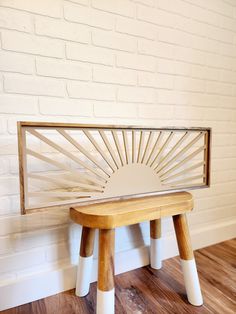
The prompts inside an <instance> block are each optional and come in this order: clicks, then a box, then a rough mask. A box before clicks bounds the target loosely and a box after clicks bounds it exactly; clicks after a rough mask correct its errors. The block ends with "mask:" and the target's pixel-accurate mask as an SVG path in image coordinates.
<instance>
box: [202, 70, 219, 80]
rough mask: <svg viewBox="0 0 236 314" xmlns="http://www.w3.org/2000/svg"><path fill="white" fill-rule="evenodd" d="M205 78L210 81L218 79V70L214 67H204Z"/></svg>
mask: <svg viewBox="0 0 236 314" xmlns="http://www.w3.org/2000/svg"><path fill="white" fill-rule="evenodd" d="M205 79H207V80H211V81H218V80H219V79H220V70H219V69H214V68H210V67H208V68H206V70H205Z"/></svg>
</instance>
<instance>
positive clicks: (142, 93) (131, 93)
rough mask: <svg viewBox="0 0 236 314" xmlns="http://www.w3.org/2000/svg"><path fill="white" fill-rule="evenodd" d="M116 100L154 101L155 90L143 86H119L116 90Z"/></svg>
mask: <svg viewBox="0 0 236 314" xmlns="http://www.w3.org/2000/svg"><path fill="white" fill-rule="evenodd" d="M117 99H118V101H124V102H137V103H154V102H155V100H156V93H155V90H152V89H150V88H143V87H119V88H118V92H117Z"/></svg>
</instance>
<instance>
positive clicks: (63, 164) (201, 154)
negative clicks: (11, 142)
mask: <svg viewBox="0 0 236 314" xmlns="http://www.w3.org/2000/svg"><path fill="white" fill-rule="evenodd" d="M210 134H211V130H210V129H209V128H145V127H136V126H135V127H128V126H109V125H104V126H102V125H81V124H62V123H44V122H39V123H37V122H18V143H19V165H20V191H21V210H22V213H23V214H24V213H26V212H28V211H32V210H36V209H45V208H47V209H48V208H52V207H55V206H56V207H58V206H64V207H65V206H69V205H71V204H76V203H79V202H85V201H93V200H97V201H98V200H101V199H107V198H120V197H126V196H129V197H131V196H133V195H136V196H137V195H144V194H147V193H165V192H167V191H178V190H183V189H184V190H186V189H193V188H202V187H206V186H209V167H210V165H209V160H210V158H209V154H210Z"/></svg>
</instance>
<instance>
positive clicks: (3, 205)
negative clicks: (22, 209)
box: [0, 197, 11, 216]
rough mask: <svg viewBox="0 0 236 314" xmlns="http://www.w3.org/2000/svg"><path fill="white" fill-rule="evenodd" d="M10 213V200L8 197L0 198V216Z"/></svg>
mask: <svg viewBox="0 0 236 314" xmlns="http://www.w3.org/2000/svg"><path fill="white" fill-rule="evenodd" d="M8 214H11V202H10V198H9V197H1V198H0V216H4V215H8Z"/></svg>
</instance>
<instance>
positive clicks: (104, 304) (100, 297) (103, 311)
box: [97, 288, 115, 314]
mask: <svg viewBox="0 0 236 314" xmlns="http://www.w3.org/2000/svg"><path fill="white" fill-rule="evenodd" d="M114 313H115V289H114V288H113V289H112V290H110V291H102V290H99V289H97V314H114Z"/></svg>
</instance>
